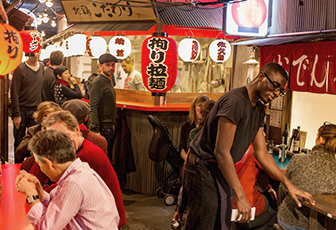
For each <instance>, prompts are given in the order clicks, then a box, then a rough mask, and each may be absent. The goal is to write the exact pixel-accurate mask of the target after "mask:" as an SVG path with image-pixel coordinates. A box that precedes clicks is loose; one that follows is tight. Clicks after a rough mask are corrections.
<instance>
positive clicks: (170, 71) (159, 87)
mask: <svg viewBox="0 0 336 230" xmlns="http://www.w3.org/2000/svg"><path fill="white" fill-rule="evenodd" d="M141 73H142V81H143V83H144V85H145V87H146V88H147V89H148V90H149V91H151V92H152V93H165V92H167V91H169V90H170V89H171V88H172V87H173V86H174V84H175V81H176V76H177V46H176V42H175V41H174V39H172V38H169V37H168V34H167V33H153V36H152V37H149V38H146V39H145V41H144V42H143V44H142V50H141Z"/></svg>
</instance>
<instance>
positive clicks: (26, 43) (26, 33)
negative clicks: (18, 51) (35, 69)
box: [20, 26, 42, 56]
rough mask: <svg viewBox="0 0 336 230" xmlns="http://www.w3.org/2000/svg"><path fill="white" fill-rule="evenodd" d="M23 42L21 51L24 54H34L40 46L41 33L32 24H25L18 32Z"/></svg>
mask: <svg viewBox="0 0 336 230" xmlns="http://www.w3.org/2000/svg"><path fill="white" fill-rule="evenodd" d="M20 35H21V38H22V42H23V52H25V55H26V56H35V53H38V52H39V51H40V49H41V48H42V45H41V42H42V35H41V34H40V33H39V32H38V31H37V30H36V29H35V27H33V26H25V30H23V31H21V32H20Z"/></svg>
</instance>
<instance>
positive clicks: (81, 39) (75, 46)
mask: <svg viewBox="0 0 336 230" xmlns="http://www.w3.org/2000/svg"><path fill="white" fill-rule="evenodd" d="M68 41H69V50H70V53H71V56H81V55H84V53H85V51H86V35H85V34H75V35H74V36H72V37H70V38H69V40H68Z"/></svg>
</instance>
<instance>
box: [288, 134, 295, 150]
mask: <svg viewBox="0 0 336 230" xmlns="http://www.w3.org/2000/svg"><path fill="white" fill-rule="evenodd" d="M296 132H297V130H296V129H293V131H292V136H291V137H290V138H289V143H288V150H289V152H293V143H294V137H295V136H296Z"/></svg>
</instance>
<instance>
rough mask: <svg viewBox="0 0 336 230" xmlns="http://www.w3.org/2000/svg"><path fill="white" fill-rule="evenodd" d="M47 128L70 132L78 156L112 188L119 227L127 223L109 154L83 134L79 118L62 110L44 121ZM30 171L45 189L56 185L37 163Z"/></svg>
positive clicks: (43, 124) (43, 127) (43, 128)
mask: <svg viewBox="0 0 336 230" xmlns="http://www.w3.org/2000/svg"><path fill="white" fill-rule="evenodd" d="M45 129H48V130H49V129H56V130H61V131H64V132H66V133H68V134H69V136H70V138H71V140H72V142H73V144H74V146H75V151H76V156H77V157H78V158H79V159H81V161H83V162H87V163H88V164H89V166H90V167H91V168H92V169H93V170H95V171H96V172H97V173H98V175H99V176H100V177H101V178H102V179H103V180H104V182H105V183H106V185H107V187H109V189H110V190H111V192H112V194H113V196H114V198H115V202H116V205H117V209H118V213H119V216H120V222H119V227H122V226H123V225H125V224H126V215H125V207H124V203H123V199H122V194H121V189H120V185H119V181H118V178H117V175H116V173H115V171H114V169H113V167H112V165H111V163H110V161H109V159H108V157H107V155H106V154H105V153H104V152H103V150H102V149H101V148H99V147H98V146H97V145H94V144H93V143H92V142H91V141H88V140H86V139H85V138H83V137H82V136H81V133H80V131H79V127H78V123H77V120H76V118H75V117H74V116H73V115H72V114H71V113H70V112H69V111H60V112H55V113H51V114H49V115H48V116H47V117H46V118H45V119H44V120H43V122H42V130H45ZM36 166H37V167H36ZM30 173H32V174H33V175H35V176H36V177H37V178H38V179H39V180H40V182H41V183H42V185H43V186H44V190H46V191H51V189H53V187H55V186H56V184H52V185H51V186H50V181H49V180H47V179H48V178H47V177H46V176H45V175H44V174H43V173H42V172H41V170H40V168H39V167H38V165H36V163H35V164H34V165H33V167H32V168H31V170H30Z"/></svg>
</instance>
